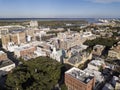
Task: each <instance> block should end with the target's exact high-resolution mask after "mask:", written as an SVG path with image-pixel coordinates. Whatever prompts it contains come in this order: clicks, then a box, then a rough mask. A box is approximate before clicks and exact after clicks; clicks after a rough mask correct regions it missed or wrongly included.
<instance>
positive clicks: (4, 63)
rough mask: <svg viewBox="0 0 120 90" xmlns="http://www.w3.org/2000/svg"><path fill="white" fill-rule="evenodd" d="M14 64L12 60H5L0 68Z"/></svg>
mask: <svg viewBox="0 0 120 90" xmlns="http://www.w3.org/2000/svg"><path fill="white" fill-rule="evenodd" d="M11 64H14V63H13V62H12V61H11V60H4V61H1V62H0V68H2V67H5V66H8V65H11Z"/></svg>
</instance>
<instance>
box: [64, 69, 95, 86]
mask: <svg viewBox="0 0 120 90" xmlns="http://www.w3.org/2000/svg"><path fill="white" fill-rule="evenodd" d="M65 74H69V75H71V76H72V77H73V78H75V79H77V80H80V81H81V82H83V83H85V84H87V83H88V82H89V81H90V80H92V79H93V78H94V76H93V75H90V74H89V73H86V72H85V71H83V70H80V69H79V68H76V67H73V68H71V69H70V70H68V71H66V72H65Z"/></svg>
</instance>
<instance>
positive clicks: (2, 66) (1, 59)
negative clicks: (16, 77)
mask: <svg viewBox="0 0 120 90" xmlns="http://www.w3.org/2000/svg"><path fill="white" fill-rule="evenodd" d="M13 68H15V63H13V62H12V61H11V60H9V59H8V57H7V54H6V53H4V52H3V51H0V77H1V76H2V75H6V74H7V73H8V72H9V71H11V70H12V69H13Z"/></svg>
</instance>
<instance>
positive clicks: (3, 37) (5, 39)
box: [1, 34, 10, 49]
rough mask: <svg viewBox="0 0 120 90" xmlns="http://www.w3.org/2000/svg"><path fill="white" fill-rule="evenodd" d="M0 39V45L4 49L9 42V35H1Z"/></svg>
mask: <svg viewBox="0 0 120 90" xmlns="http://www.w3.org/2000/svg"><path fill="white" fill-rule="evenodd" d="M1 40H2V47H3V48H4V49H7V45H8V43H9V42H10V35H9V34H6V35H2V37H1Z"/></svg>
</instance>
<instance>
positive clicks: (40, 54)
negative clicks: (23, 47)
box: [34, 47, 47, 57]
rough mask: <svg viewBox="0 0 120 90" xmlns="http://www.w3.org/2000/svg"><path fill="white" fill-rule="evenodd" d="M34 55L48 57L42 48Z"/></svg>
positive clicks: (38, 48)
mask: <svg viewBox="0 0 120 90" xmlns="http://www.w3.org/2000/svg"><path fill="white" fill-rule="evenodd" d="M34 53H35V54H36V55H37V57H39V56H47V54H46V52H45V51H44V50H43V49H42V48H40V47H37V50H36V51H34Z"/></svg>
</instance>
